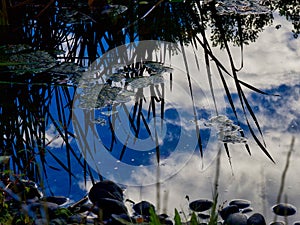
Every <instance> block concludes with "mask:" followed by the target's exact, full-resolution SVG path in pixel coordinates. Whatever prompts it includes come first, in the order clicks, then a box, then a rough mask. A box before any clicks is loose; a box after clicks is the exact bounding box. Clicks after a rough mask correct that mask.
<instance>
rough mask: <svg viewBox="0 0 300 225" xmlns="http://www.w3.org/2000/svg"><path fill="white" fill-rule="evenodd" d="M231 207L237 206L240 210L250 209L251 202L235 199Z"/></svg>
mask: <svg viewBox="0 0 300 225" xmlns="http://www.w3.org/2000/svg"><path fill="white" fill-rule="evenodd" d="M229 205H236V206H237V207H238V208H239V209H244V208H247V207H249V206H250V205H251V202H250V201H248V200H246V199H233V200H231V201H230V202H229Z"/></svg>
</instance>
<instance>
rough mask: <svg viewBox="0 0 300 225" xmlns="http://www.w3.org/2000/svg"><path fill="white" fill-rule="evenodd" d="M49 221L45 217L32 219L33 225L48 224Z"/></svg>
mask: <svg viewBox="0 0 300 225" xmlns="http://www.w3.org/2000/svg"><path fill="white" fill-rule="evenodd" d="M48 224H49V222H48V220H47V219H44V218H39V219H35V220H34V225H48Z"/></svg>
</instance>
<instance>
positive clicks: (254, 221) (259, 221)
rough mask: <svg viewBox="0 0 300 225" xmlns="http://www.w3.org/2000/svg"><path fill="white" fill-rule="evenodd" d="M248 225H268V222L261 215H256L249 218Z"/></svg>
mask: <svg viewBox="0 0 300 225" xmlns="http://www.w3.org/2000/svg"><path fill="white" fill-rule="evenodd" d="M247 225H266V220H265V218H264V216H263V215H261V214H260V213H254V214H253V215H252V216H250V217H249V218H248V220H247Z"/></svg>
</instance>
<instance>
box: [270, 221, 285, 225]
mask: <svg viewBox="0 0 300 225" xmlns="http://www.w3.org/2000/svg"><path fill="white" fill-rule="evenodd" d="M270 225H285V222H283V221H276V222H272V223H270Z"/></svg>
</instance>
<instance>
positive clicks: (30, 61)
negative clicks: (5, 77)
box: [8, 51, 56, 74]
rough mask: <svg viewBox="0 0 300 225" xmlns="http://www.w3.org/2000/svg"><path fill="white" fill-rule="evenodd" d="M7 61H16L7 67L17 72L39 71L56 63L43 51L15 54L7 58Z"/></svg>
mask: <svg viewBox="0 0 300 225" xmlns="http://www.w3.org/2000/svg"><path fill="white" fill-rule="evenodd" d="M8 62H9V63H16V65H10V66H8V68H9V69H10V70H11V71H13V72H14V73H17V74H24V73H26V72H31V73H41V72H44V71H45V70H47V69H49V68H51V67H53V66H55V65H56V60H55V59H54V58H53V57H52V56H51V55H50V54H49V53H48V52H45V51H35V52H30V53H22V54H15V55H12V56H10V57H9V58H8Z"/></svg>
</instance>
